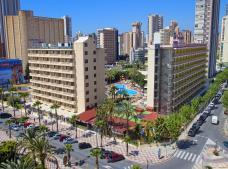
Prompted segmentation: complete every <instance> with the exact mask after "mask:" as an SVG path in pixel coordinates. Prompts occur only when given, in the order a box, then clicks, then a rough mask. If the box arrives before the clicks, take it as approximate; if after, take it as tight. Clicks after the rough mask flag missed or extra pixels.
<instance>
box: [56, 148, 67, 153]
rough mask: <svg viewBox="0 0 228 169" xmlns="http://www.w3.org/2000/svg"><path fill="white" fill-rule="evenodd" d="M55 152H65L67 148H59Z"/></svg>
mask: <svg viewBox="0 0 228 169" xmlns="http://www.w3.org/2000/svg"><path fill="white" fill-rule="evenodd" d="M54 152H55V153H56V154H65V153H66V150H65V148H57V149H56V150H54Z"/></svg>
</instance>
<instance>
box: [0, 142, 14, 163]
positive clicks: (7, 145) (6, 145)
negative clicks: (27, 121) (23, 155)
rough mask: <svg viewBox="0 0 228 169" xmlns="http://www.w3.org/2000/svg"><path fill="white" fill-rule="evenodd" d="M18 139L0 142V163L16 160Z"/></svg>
mask: <svg viewBox="0 0 228 169" xmlns="http://www.w3.org/2000/svg"><path fill="white" fill-rule="evenodd" d="M16 148H17V142H16V141H4V142H2V143H0V157H1V158H0V163H1V162H6V161H7V160H8V161H11V160H14V159H15V158H16Z"/></svg>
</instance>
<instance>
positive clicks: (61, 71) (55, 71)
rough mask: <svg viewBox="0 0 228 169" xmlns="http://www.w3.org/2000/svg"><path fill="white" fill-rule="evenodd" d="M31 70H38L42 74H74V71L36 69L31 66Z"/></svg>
mask: <svg viewBox="0 0 228 169" xmlns="http://www.w3.org/2000/svg"><path fill="white" fill-rule="evenodd" d="M29 69H30V70H37V71H42V72H52V73H63V74H74V71H73V70H63V69H53V68H44V67H34V66H32V65H31V66H30V67H29Z"/></svg>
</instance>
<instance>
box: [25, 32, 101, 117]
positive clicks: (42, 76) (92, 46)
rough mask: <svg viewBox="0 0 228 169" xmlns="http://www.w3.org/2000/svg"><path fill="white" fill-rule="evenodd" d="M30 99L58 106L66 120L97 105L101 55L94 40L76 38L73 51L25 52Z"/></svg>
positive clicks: (48, 48)
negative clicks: (30, 89)
mask: <svg viewBox="0 0 228 169" xmlns="http://www.w3.org/2000/svg"><path fill="white" fill-rule="evenodd" d="M28 55H29V65H30V72H31V73H30V75H31V77H32V79H31V83H32V96H33V98H34V99H35V100H40V101H42V102H44V103H46V104H52V103H58V104H59V105H60V106H61V107H62V108H63V109H65V110H66V112H67V113H68V114H64V116H68V115H70V114H74V113H82V112H84V111H85V110H87V109H90V108H93V107H96V106H97V105H98V104H101V103H102V101H103V99H104V98H105V91H104V90H105V67H104V65H105V60H104V59H105V52H104V49H101V48H96V43H95V40H94V38H92V37H90V36H87V37H80V38H79V39H78V40H77V41H75V42H74V44H73V47H72V46H69V47H62V46H50V45H47V46H44V45H43V47H36V48H30V49H28Z"/></svg>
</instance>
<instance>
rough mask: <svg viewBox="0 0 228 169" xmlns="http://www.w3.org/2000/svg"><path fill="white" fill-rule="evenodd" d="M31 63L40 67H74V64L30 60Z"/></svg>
mask: <svg viewBox="0 0 228 169" xmlns="http://www.w3.org/2000/svg"><path fill="white" fill-rule="evenodd" d="M29 63H33V64H39V65H54V66H70V67H73V63H72V62H53V61H40V60H29Z"/></svg>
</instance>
